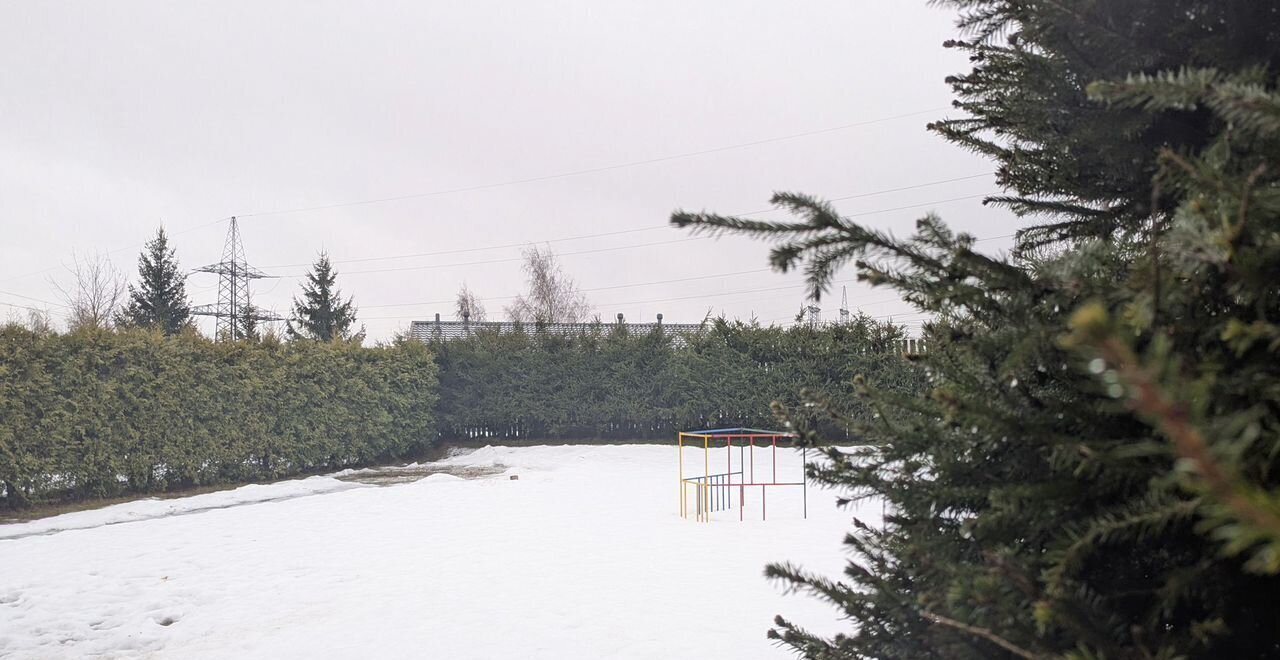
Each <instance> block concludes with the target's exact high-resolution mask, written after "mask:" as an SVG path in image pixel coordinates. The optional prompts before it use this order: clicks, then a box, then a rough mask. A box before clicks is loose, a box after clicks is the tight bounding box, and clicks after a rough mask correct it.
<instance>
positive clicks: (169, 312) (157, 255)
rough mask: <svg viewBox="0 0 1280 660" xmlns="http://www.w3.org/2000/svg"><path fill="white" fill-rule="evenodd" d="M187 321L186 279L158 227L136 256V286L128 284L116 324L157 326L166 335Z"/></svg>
mask: <svg viewBox="0 0 1280 660" xmlns="http://www.w3.org/2000/svg"><path fill="white" fill-rule="evenodd" d="M190 322H191V305H190V303H189V302H188V301H187V291H186V278H185V277H184V276H183V274H182V270H181V268H179V266H178V259H177V257H176V256H175V254H174V250H173V248H171V247H169V238H168V236H166V235H165V233H164V227H161V228H160V229H158V230H156V237H155V238H153V239H151V240H150V241H148V242H147V244H146V247H145V248H144V249H143V252H142V254H140V255H139V256H138V286H136V287H135V286H134V285H132V284H130V285H129V302H128V303H126V305H125V307H124V309H123V310H121V311H120V314H119V315H118V316H117V318H116V323H117V324H119V325H131V326H138V327H144V328H158V329H160V330H161V331H162V332H164V334H166V335H173V334H177V333H178V332H179V331H181V330H182V329H183V328H185V327H187V325H188V324H189V323H190Z"/></svg>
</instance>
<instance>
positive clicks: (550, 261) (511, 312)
mask: <svg viewBox="0 0 1280 660" xmlns="http://www.w3.org/2000/svg"><path fill="white" fill-rule="evenodd" d="M524 272H525V274H526V275H528V277H529V290H528V292H527V293H525V294H523V295H520V296H516V299H515V301H514V302H512V303H511V306H509V307H507V316H509V317H511V320H512V321H519V322H521V323H535V324H543V323H581V322H584V321H586V320H587V319H588V318H589V317H590V315H591V311H592V307H591V303H589V302H587V297H586V296H585V295H583V293H582V292H581V291H579V290H578V285H577V284H576V283H575V282H574V281H573V279H572V278H570V277H569V276H568V275H565V274H564V271H562V270H561V269H560V264H559V262H558V261H557V260H556V255H555V253H554V252H552V251H551V248H547V249H545V250H540V249H538V248H537V247H530V248H528V249H526V250H525V251H524Z"/></svg>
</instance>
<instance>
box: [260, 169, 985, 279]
mask: <svg viewBox="0 0 1280 660" xmlns="http://www.w3.org/2000/svg"><path fill="white" fill-rule="evenodd" d="M991 174H992V173H991V172H983V173H981V174H970V175H968V176H958V177H952V178H950V179H938V180H936V181H926V182H923V183H917V184H913V185H910V186H900V187H897V188H886V189H884V190H873V191H871V192H865V193H858V194H856V195H846V196H844V197H835V198H832V199H831V200H830V201H844V200H849V199H858V198H862V197H873V196H876V195H884V194H888V193H894V192H902V191H904V190H916V189H919V188H927V187H930V186H938V185H942V184H945V183H955V182H957V181H969V180H972V179H978V178H982V177H987V176H991ZM978 196H979V197H981V196H985V195H978ZM965 199H971V198H965ZM777 210H778V209H777V208H776V207H775V208H769V209H760V210H756V211H748V212H746V213H734V214H733V215H757V214H760V213H770V212H773V211H777ZM890 210H898V209H890ZM670 228H671V226H670V225H665V224H663V225H651V226H648V227H636V228H634V229H622V230H618V231H607V232H601V233H596V234H580V235H578V236H565V237H562V238H552V239H547V240H541V241H522V242H519V243H505V244H502V245H489V246H484V247H473V248H459V249H455V250H438V251H434V252H415V253H411V254H398V255H390V256H383V257H362V258H357V259H338V260H333V262H332V263H335V264H344V263H361V262H367V261H390V260H394V259H413V258H417V257H436V256H442V255H448V254H462V253H467V252H483V251H486V250H502V249H507V248H515V247H523V246H526V245H532V244H543V243H564V242H567V241H578V240H585V239H589V238H604V237H608V236H619V235H622V234H635V233H639V232H646V231H657V230H660V229H670ZM310 265H311V264H310V263H309V262H308V263H296V264H277V265H274V266H264V268H295V267H298V266H310Z"/></svg>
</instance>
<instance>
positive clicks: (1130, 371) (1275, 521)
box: [1065, 303, 1280, 572]
mask: <svg viewBox="0 0 1280 660" xmlns="http://www.w3.org/2000/svg"><path fill="white" fill-rule="evenodd" d="M1071 330H1072V332H1071V334H1070V335H1068V336H1067V338H1066V339H1065V343H1066V344H1067V345H1068V346H1071V347H1082V348H1087V349H1091V350H1093V351H1095V352H1096V353H1097V354H1098V355H1099V356H1100V358H1101V359H1102V360H1104V361H1105V363H1106V364H1107V366H1108V367H1109V368H1111V369H1113V370H1114V371H1115V373H1116V374H1117V376H1118V378H1119V380H1120V382H1121V383H1122V384H1123V385H1124V386H1125V387H1126V388H1127V390H1128V395H1129V405H1130V406H1131V407H1132V408H1133V410H1134V411H1135V412H1137V413H1138V415H1139V416H1141V417H1142V418H1144V419H1145V420H1146V421H1147V422H1148V423H1149V424H1151V425H1152V426H1154V427H1155V428H1156V429H1157V430H1159V431H1160V432H1161V433H1162V434H1164V436H1165V437H1167V438H1168V439H1169V440H1170V441H1171V442H1172V444H1173V449H1174V453H1175V454H1176V455H1177V456H1178V457H1179V458H1181V459H1183V460H1184V461H1186V463H1187V465H1188V466H1189V467H1190V468H1191V471H1192V472H1193V473H1194V474H1195V475H1197V476H1198V477H1199V478H1200V479H1201V481H1202V483H1203V484H1204V487H1205V490H1207V491H1208V493H1209V494H1210V495H1211V496H1212V497H1213V498H1214V500H1215V501H1217V502H1218V503H1220V504H1221V505H1222V506H1224V507H1225V508H1226V509H1227V510H1228V511H1230V512H1231V514H1232V515H1233V516H1234V517H1235V518H1236V519H1237V520H1238V521H1239V522H1241V523H1242V524H1244V525H1246V526H1248V527H1250V528H1252V531H1254V532H1255V533H1256V534H1257V535H1258V536H1259V537H1261V538H1262V539H1265V540H1266V541H1268V542H1269V543H1271V544H1280V513H1278V512H1277V509H1278V508H1280V507H1277V506H1275V504H1274V503H1275V502H1276V501H1277V499H1278V498H1277V497H1276V496H1275V495H1274V494H1271V493H1266V492H1264V491H1261V490H1260V489H1258V488H1256V487H1254V486H1251V485H1249V484H1248V483H1247V482H1246V481H1245V479H1244V477H1243V476H1241V475H1240V474H1238V473H1236V472H1235V471H1234V470H1232V469H1231V468H1229V467H1227V466H1225V465H1223V464H1222V463H1221V462H1220V461H1218V459H1217V458H1216V457H1215V456H1214V455H1213V451H1212V450H1211V449H1210V447H1209V442H1208V440H1207V439H1206V438H1205V436H1204V434H1203V433H1202V432H1201V431H1200V429H1199V428H1197V427H1196V426H1195V425H1194V424H1193V423H1192V421H1191V418H1190V414H1189V412H1188V405H1187V404H1186V403H1184V402H1181V401H1178V400H1176V399H1175V398H1174V397H1172V396H1170V395H1169V394H1168V392H1166V391H1165V389H1164V388H1163V387H1162V386H1161V385H1160V383H1159V382H1158V381H1157V379H1156V377H1155V375H1154V374H1153V373H1152V372H1151V371H1150V370H1149V369H1148V368H1147V367H1145V366H1144V365H1143V364H1142V362H1141V360H1140V359H1139V358H1138V356H1137V355H1136V354H1135V353H1134V351H1133V349H1132V348H1130V347H1129V345H1128V344H1126V343H1125V342H1123V341H1121V340H1120V339H1119V338H1118V336H1117V333H1116V332H1115V330H1114V329H1113V327H1112V323H1111V320H1110V318H1109V315H1108V314H1107V311H1106V309H1105V308H1103V307H1102V305H1101V304H1098V303H1090V304H1087V305H1085V306H1083V307H1081V308H1080V309H1079V310H1077V311H1076V313H1075V314H1074V315H1073V316H1072V318H1071ZM1267 568H1268V569H1269V570H1270V571H1271V572H1275V571H1277V570H1280V565H1277V562H1276V560H1275V559H1273V560H1272V561H1271V562H1269V565H1268V566H1267Z"/></svg>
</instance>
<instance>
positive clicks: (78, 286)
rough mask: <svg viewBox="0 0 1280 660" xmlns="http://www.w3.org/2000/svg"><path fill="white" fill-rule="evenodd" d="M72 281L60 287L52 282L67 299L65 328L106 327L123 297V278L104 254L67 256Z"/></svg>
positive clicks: (108, 325) (113, 317)
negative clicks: (68, 284) (67, 285)
mask: <svg viewBox="0 0 1280 660" xmlns="http://www.w3.org/2000/svg"><path fill="white" fill-rule="evenodd" d="M71 262H72V265H71V266H67V271H68V272H69V273H71V276H72V279H73V281H72V283H71V285H70V286H69V287H63V286H62V285H61V284H58V283H57V282H54V286H55V287H57V288H58V291H59V292H60V293H61V294H62V298H63V300H65V301H66V303H67V310H68V311H67V329H69V330H73V331H74V330H79V329H81V328H107V327H110V326H111V324H112V322H113V321H114V319H115V315H116V312H117V310H119V308H120V304H121V303H122V302H123V301H124V297H125V291H126V289H125V282H124V277H122V276H121V274H120V271H118V270H116V267H115V266H113V265H112V264H111V260H110V259H109V258H107V255H105V254H101V253H95V254H94V255H93V256H92V257H86V258H83V259H82V258H80V257H79V256H77V255H74V254H73V255H72V256H71Z"/></svg>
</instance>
